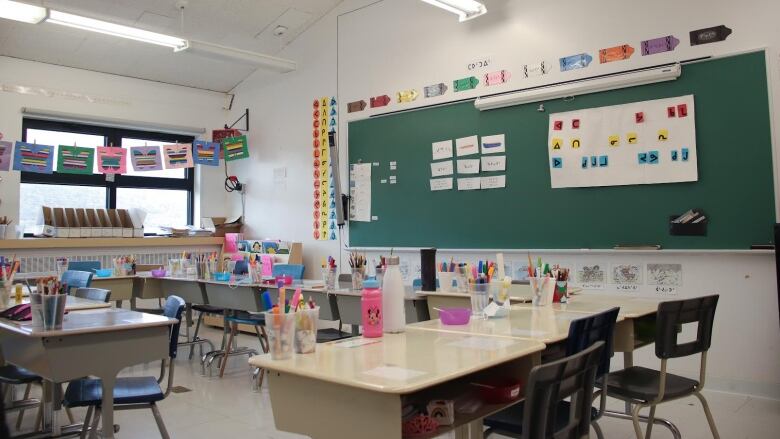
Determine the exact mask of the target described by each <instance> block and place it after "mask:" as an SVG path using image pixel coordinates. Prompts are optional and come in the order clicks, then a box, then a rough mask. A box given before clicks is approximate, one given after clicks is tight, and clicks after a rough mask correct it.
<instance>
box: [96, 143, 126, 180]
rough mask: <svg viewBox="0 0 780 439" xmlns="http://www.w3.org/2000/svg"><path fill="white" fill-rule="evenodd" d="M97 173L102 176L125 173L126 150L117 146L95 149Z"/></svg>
mask: <svg viewBox="0 0 780 439" xmlns="http://www.w3.org/2000/svg"><path fill="white" fill-rule="evenodd" d="M97 161H98V171H99V172H101V173H103V174H124V173H125V172H127V150H126V149H124V148H121V147H118V146H98V147H97Z"/></svg>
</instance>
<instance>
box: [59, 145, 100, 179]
mask: <svg viewBox="0 0 780 439" xmlns="http://www.w3.org/2000/svg"><path fill="white" fill-rule="evenodd" d="M94 167H95V148H86V147H81V146H68V145H60V149H59V151H58V153H57V172H59V173H63V174H87V175H89V174H92V170H93V169H94Z"/></svg>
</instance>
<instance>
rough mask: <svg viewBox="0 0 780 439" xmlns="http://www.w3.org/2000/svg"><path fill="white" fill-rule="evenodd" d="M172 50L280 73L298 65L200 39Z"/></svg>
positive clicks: (290, 70) (293, 68)
mask: <svg viewBox="0 0 780 439" xmlns="http://www.w3.org/2000/svg"><path fill="white" fill-rule="evenodd" d="M174 52H185V53H191V54H193V55H200V56H204V57H207V58H211V59H220V60H223V61H228V62H239V63H242V64H248V65H250V66H254V67H263V68H266V69H268V70H273V71H277V72H281V73H286V72H292V71H293V70H295V69H296V68H297V67H298V66H297V64H296V63H295V61H291V60H289V59H284V58H277V57H275V56H270V55H264V54H262V53H257V52H250V51H248V50H242V49H235V48H232V47H226V46H220V45H218V44H211V43H204V42H202V41H192V40H188V41H186V42H185V44H184V46H182V47H177V48H175V49H174Z"/></svg>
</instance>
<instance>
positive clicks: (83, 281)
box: [61, 266, 100, 294]
mask: <svg viewBox="0 0 780 439" xmlns="http://www.w3.org/2000/svg"><path fill="white" fill-rule="evenodd" d="M98 268H100V267H99V266H98ZM92 276H93V273H92V272H90V271H78V270H67V271H65V272H64V273H62V279H61V282H62V284H63V285H67V286H68V291H67V292H68V293H69V294H70V290H71V288H89V285H90V284H91V283H92Z"/></svg>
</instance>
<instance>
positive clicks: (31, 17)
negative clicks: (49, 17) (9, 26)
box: [0, 0, 46, 24]
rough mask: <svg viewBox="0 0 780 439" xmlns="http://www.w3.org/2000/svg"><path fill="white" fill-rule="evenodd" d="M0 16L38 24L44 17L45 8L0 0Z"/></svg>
mask: <svg viewBox="0 0 780 439" xmlns="http://www.w3.org/2000/svg"><path fill="white" fill-rule="evenodd" d="M0 18H7V19H9V20H16V21H21V22H24V23H30V24H38V23H40V22H41V21H43V20H44V19H45V18H46V8H42V7H40V6H35V5H28V4H26V3H19V2H12V1H10V0H0Z"/></svg>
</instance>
